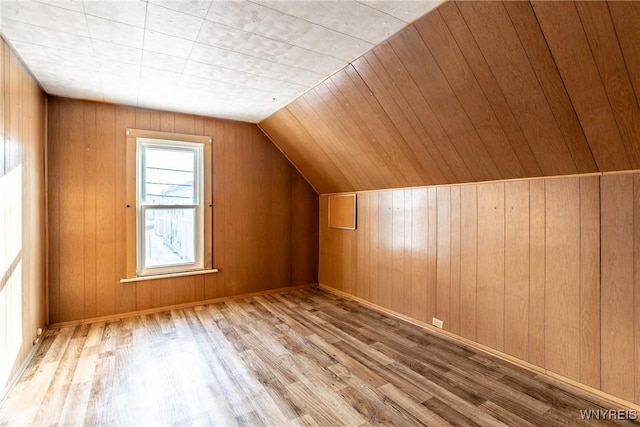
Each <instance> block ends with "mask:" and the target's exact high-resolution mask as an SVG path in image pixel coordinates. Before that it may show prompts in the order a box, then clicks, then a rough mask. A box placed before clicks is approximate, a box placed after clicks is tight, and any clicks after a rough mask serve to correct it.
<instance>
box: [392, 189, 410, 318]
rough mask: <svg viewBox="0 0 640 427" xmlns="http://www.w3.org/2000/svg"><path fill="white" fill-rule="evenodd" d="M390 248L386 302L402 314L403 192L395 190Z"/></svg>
mask: <svg viewBox="0 0 640 427" xmlns="http://www.w3.org/2000/svg"><path fill="white" fill-rule="evenodd" d="M391 193H392V196H391V197H392V204H393V211H392V214H391V215H392V218H393V219H392V221H393V222H392V224H393V225H392V230H391V233H392V246H391V262H392V276H391V281H390V282H389V283H388V285H390V288H391V289H390V290H391V295H390V297H391V299H390V300H389V301H388V302H387V304H389V306H390V307H391V309H392V310H395V311H397V312H400V313H401V312H403V311H404V310H403V305H402V303H403V300H404V298H403V293H404V288H405V286H406V285H407V284H406V283H405V276H404V272H405V269H406V266H405V262H404V261H405V258H404V248H405V243H406V242H405V234H404V229H405V213H404V210H405V191H404V190H395V191H392V192H391Z"/></svg>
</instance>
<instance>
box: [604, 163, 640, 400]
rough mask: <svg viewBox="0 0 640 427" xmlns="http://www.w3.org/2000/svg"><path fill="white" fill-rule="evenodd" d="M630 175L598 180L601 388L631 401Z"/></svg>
mask: <svg viewBox="0 0 640 427" xmlns="http://www.w3.org/2000/svg"><path fill="white" fill-rule="evenodd" d="M634 181H635V180H634V175H632V174H624V175H605V176H603V177H602V184H601V185H602V194H601V199H602V205H601V212H602V229H601V239H602V288H601V293H602V307H601V310H602V337H601V338H602V389H603V390H605V391H607V392H610V393H612V394H615V395H617V396H620V397H622V398H624V399H627V400H634V399H636V395H635V391H636V390H635V389H636V388H637V387H638V383H637V381H635V379H636V378H637V371H636V370H637V369H638V366H637V365H638V360H639V357H640V353H638V349H637V348H636V342H635V337H634V334H637V333H638V332H640V331H639V330H638V324H637V322H636V314H635V312H636V310H637V307H636V306H635V301H634V295H636V294H637V292H638V290H640V284H639V283H638V282H637V281H636V277H635V270H636V269H637V268H638V261H639V260H640V259H639V258H638V254H637V253H634V247H635V242H634V240H635V238H636V235H637V233H636V232H635V228H637V227H638V226H640V224H639V222H638V220H637V219H638V218H640V212H637V211H636V210H635V203H634V202H635V199H636V198H635V197H634V196H635V194H634V187H635V182H634Z"/></svg>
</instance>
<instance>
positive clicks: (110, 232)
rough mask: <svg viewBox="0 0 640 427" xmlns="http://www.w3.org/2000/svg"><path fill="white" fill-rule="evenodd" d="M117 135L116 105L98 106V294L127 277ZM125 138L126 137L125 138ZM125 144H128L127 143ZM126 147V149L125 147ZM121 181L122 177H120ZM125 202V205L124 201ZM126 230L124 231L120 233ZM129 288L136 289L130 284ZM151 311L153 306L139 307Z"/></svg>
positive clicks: (137, 307)
mask: <svg viewBox="0 0 640 427" xmlns="http://www.w3.org/2000/svg"><path fill="white" fill-rule="evenodd" d="M115 132H116V112H115V107H114V106H112V105H106V104H98V105H97V107H96V148H97V153H96V155H97V159H98V162H97V168H96V188H97V190H98V191H97V193H96V227H97V231H98V236H97V241H96V246H97V248H96V255H97V266H96V283H97V289H96V295H97V294H98V293H99V289H101V288H102V287H103V286H107V285H108V284H115V283H118V281H119V280H120V278H121V277H124V275H122V276H120V275H119V274H118V273H120V272H121V273H122V274H124V269H123V265H124V259H122V258H121V259H120V260H119V259H118V257H117V254H118V247H117V244H116V243H117V239H116V237H117V235H118V233H119V232H118V228H120V229H124V227H123V224H122V223H118V222H117V220H118V218H119V217H118V216H117V214H116V212H123V213H124V209H125V207H124V206H123V205H122V204H118V193H117V184H116V182H115V180H114V177H115V176H116V169H117V168H118V166H117V160H116V158H117V155H118V148H119V147H118V144H116V143H115V137H116V135H115ZM121 138H124V135H121ZM123 145H124V144H123ZM123 145H122V146H123ZM121 170H124V168H122V169H121ZM118 179H119V178H118ZM120 203H122V202H120ZM121 232H122V230H120V233H121ZM122 249H124V248H122ZM119 268H120V269H122V270H120V269H119ZM128 286H132V284H129V285H128ZM134 307H135V308H136V309H141V308H140V307H144V308H149V307H150V305H149V304H145V305H142V306H140V305H138V301H136V303H135V306H134Z"/></svg>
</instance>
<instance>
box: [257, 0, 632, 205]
mask: <svg viewBox="0 0 640 427" xmlns="http://www.w3.org/2000/svg"><path fill="white" fill-rule="evenodd" d="M638 52H640V2H616V1H613V2H564V1H559V2H547V1H541V2H509V1H507V2H474V1H470V2H468V1H462V2H453V1H452V2H447V3H444V4H442V5H441V6H440V7H439V8H438V9H437V10H434V11H432V12H430V13H429V14H427V15H426V16H424V17H423V18H421V19H419V20H418V21H417V22H415V23H414V24H413V25H410V26H409V27H407V28H406V29H404V30H402V31H401V32H399V33H398V34H396V35H395V36H393V37H391V38H390V39H389V40H387V41H385V42H383V43H382V44H380V45H378V46H377V47H375V48H374V49H373V50H371V51H369V52H368V53H366V54H365V55H364V56H363V57H361V58H359V59H357V60H355V61H354V62H352V63H351V64H349V65H348V66H347V67H345V68H344V69H342V70H341V71H339V72H338V73H336V74H335V75H333V76H332V77H330V78H328V79H327V80H325V81H324V82H322V83H321V84H319V85H317V86H316V87H314V88H313V89H312V90H310V91H308V92H307V93H306V94H305V95H303V96H302V97H300V98H298V99H297V100H296V101H294V102H292V103H290V104H289V105H287V106H286V107H285V108H282V109H280V110H279V111H277V112H276V113H275V114H273V115H272V116H270V117H269V118H267V119H266V120H264V121H262V122H261V123H260V124H259V126H260V127H261V128H262V129H263V131H264V132H265V133H266V134H267V135H269V137H270V138H271V139H272V140H273V141H274V142H275V144H276V145H278V147H280V149H281V150H282V151H283V152H284V153H285V154H286V155H287V156H288V157H289V159H290V160H291V161H292V162H293V163H294V164H295V165H296V166H297V167H298V169H299V170H300V171H301V172H302V174H303V175H304V176H305V177H306V178H307V179H308V180H309V182H310V183H311V184H312V185H313V186H314V187H315V189H316V190H317V191H318V192H319V193H321V194H323V193H331V192H343V191H354V190H367V189H382V188H394V187H406V186H419V185H431V184H445V183H458V182H470V181H486V180H495V179H507V178H522V177H536V176H552V175H564V174H574V173H585V172H598V171H601V172H604V171H614V170H625V169H636V168H640V107H639V103H638V99H639V98H640V55H638Z"/></svg>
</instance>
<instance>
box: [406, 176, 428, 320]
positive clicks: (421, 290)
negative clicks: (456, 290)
mask: <svg viewBox="0 0 640 427" xmlns="http://www.w3.org/2000/svg"><path fill="white" fill-rule="evenodd" d="M411 191H412V193H413V194H412V195H411V201H412V204H411V295H412V299H411V305H410V310H409V315H410V316H411V317H413V318H415V319H418V320H420V321H422V322H428V321H429V319H427V289H428V285H427V283H426V279H427V277H428V256H429V253H428V234H429V217H428V213H429V208H428V207H429V202H428V190H427V189H424V188H416V189H413V190H411Z"/></svg>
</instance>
